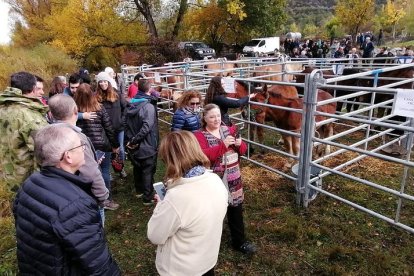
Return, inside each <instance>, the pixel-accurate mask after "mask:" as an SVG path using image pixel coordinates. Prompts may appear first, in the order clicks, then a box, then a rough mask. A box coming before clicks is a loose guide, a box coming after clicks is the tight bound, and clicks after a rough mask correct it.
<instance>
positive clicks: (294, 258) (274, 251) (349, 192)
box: [0, 127, 414, 275]
mask: <svg viewBox="0 0 414 276" xmlns="http://www.w3.org/2000/svg"><path fill="white" fill-rule="evenodd" d="M167 129H168V128H167V127H163V128H162V133H165V131H167ZM161 136H162V135H161ZM269 136H271V137H269ZM276 138H277V137H276V136H275V135H268V136H267V137H266V143H267V144H268V145H273V144H274V143H275V142H276V141H277V139H276ZM266 156H267V155H265V156H264V157H263V158H262V159H263V160H265V161H269V160H271V159H267V158H266ZM370 166H371V163H360V164H358V166H355V167H353V168H351V169H350V170H349V173H352V174H356V175H361V176H364V177H365V178H368V179H371V180H373V181H377V182H378V183H382V184H383V185H386V186H388V187H393V188H396V187H398V185H399V184H398V183H399V181H400V178H399V177H400V174H399V172H398V171H397V169H398V168H397V169H395V168H394V167H389V171H387V172H384V173H381V174H380V173H378V171H381V169H380V168H379V169H378V170H370V169H369V168H370ZM385 166H386V165H385ZM242 168H243V177H244V184H245V205H244V206H245V224H246V233H247V236H248V238H249V239H250V240H251V241H253V242H254V243H255V244H256V245H257V247H258V252H257V254H256V255H255V256H253V257H252V258H248V257H245V256H243V255H241V254H240V253H238V252H235V251H233V250H232V249H230V246H229V238H230V237H229V231H228V227H227V224H225V226H224V231H223V237H222V243H221V248H220V253H219V260H218V264H217V266H216V273H217V275H310V274H315V275H414V254H413V248H414V239H413V235H411V234H409V233H408V232H406V231H404V230H402V229H400V228H396V227H393V226H391V225H390V224H388V223H386V222H383V221H381V220H379V219H376V218H373V217H371V216H369V215H367V214H365V213H363V212H360V211H357V210H355V209H353V208H351V207H350V206H348V205H345V204H343V203H340V202H338V201H335V200H333V199H330V198H328V197H326V196H323V195H319V196H318V197H317V199H316V200H315V201H313V202H311V204H310V206H309V208H307V209H303V208H300V207H298V206H297V205H296V204H295V189H294V183H292V182H291V181H288V180H286V179H284V178H281V177H279V176H278V175H276V174H273V173H270V172H267V171H265V170H263V169H261V168H258V167H256V166H253V165H251V164H248V163H247V162H243V165H242ZM163 171H164V167H163V164H162V162H159V164H158V169H157V174H156V177H155V178H156V179H155V180H156V181H160V180H162V178H163ZM394 171H395V172H394ZM127 172H128V177H127V179H125V180H122V179H119V178H117V177H116V178H115V182H114V184H113V193H114V199H115V200H116V201H117V202H119V203H120V204H121V207H120V208H119V209H118V210H116V211H107V212H106V226H105V232H106V237H107V240H108V243H109V246H110V248H111V252H112V254H113V255H114V257H115V259H116V260H117V261H118V263H119V265H120V267H121V269H122V271H123V273H124V275H157V272H156V269H155V264H154V262H155V250H156V246H154V245H152V244H151V243H150V242H149V240H148V239H147V238H146V227H147V222H148V220H149V218H150V217H151V214H152V210H153V207H145V206H143V205H142V201H141V200H140V199H137V198H136V197H135V196H134V191H133V184H132V183H133V179H132V170H131V166H130V164H129V163H128V166H127ZM323 183H324V186H323V187H324V189H326V190H328V191H329V192H332V193H335V194H338V195H340V196H343V197H345V198H348V199H352V200H354V201H356V202H358V203H360V204H362V205H364V206H368V207H371V208H373V209H375V210H377V211H380V212H384V213H386V214H388V215H391V216H392V214H393V212H395V208H396V199H395V197H392V196H389V195H385V194H383V193H381V192H374V191H373V190H372V189H368V188H367V187H365V186H362V185H360V184H357V183H353V182H351V181H348V180H346V179H344V178H339V177H336V176H329V177H327V178H325V179H324V180H323ZM409 183H410V184H409V187H407V189H408V190H409V191H410V194H412V192H413V187H412V186H413V185H412V183H414V179H413V177H412V176H411V178H410V181H409ZM413 213H414V206H413V204H412V203H411V204H410V203H407V202H405V205H404V208H403V212H402V214H403V216H404V219H405V221H404V222H405V223H407V224H409V225H411V226H413V225H414V221H413V220H414V218H413V215H412V214H413ZM14 254H15V251H14V250H13V249H12V250H11V251H9V252H8V253H7V254H6V255H3V257H1V259H0V275H7V274H6V273H9V274H10V273H15V272H16V263H15V256H14Z"/></svg>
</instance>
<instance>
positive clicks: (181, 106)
mask: <svg viewBox="0 0 414 276" xmlns="http://www.w3.org/2000/svg"><path fill="white" fill-rule="evenodd" d="M200 105H201V94H200V93H199V92H198V91H195V90H192V91H186V92H185V93H184V94H183V95H182V96H181V98H180V99H179V100H178V108H177V110H176V111H175V112H174V115H173V118H172V122H171V131H178V130H188V131H191V132H194V131H197V130H199V129H200V128H201V122H200V110H201V108H200Z"/></svg>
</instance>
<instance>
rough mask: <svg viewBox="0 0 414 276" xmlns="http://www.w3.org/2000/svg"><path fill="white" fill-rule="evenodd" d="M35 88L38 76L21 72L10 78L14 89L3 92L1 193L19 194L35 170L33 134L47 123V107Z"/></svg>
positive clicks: (0, 95) (0, 105) (0, 102)
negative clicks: (18, 190) (18, 191)
mask: <svg viewBox="0 0 414 276" xmlns="http://www.w3.org/2000/svg"><path fill="white" fill-rule="evenodd" d="M35 87H36V78H35V76H33V75H32V74H30V73H27V72H19V73H15V74H13V75H12V76H11V87H7V88H6V90H5V91H4V92H0V133H1V135H0V191H1V190H2V191H5V192H10V191H17V189H18V188H19V186H20V184H21V183H23V181H24V180H25V179H26V178H27V177H28V176H29V175H30V174H31V173H33V171H34V170H35V168H36V161H35V160H34V142H33V136H32V135H33V131H35V130H38V129H39V128H41V127H42V126H45V125H46V124H47V122H46V119H45V113H46V111H47V108H46V107H45V106H43V104H42V103H41V102H40V100H39V98H38V97H37V95H35V94H36V91H35Z"/></svg>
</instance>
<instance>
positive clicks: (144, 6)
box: [134, 0, 158, 38]
mask: <svg viewBox="0 0 414 276" xmlns="http://www.w3.org/2000/svg"><path fill="white" fill-rule="evenodd" d="M134 3H135V5H136V6H137V9H138V11H139V12H140V13H141V14H142V15H143V16H144V18H145V20H146V21H147V24H148V30H149V32H150V34H151V36H152V37H153V38H158V31H157V27H156V26H155V22H154V18H153V17H152V14H151V6H150V4H149V2H148V0H134Z"/></svg>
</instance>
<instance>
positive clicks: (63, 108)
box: [48, 94, 78, 121]
mask: <svg viewBox="0 0 414 276" xmlns="http://www.w3.org/2000/svg"><path fill="white" fill-rule="evenodd" d="M48 105H49V109H50V112H51V113H52V116H53V118H54V119H56V120H60V121H65V120H67V119H70V118H71V117H72V116H73V113H74V112H77V111H78V107H77V106H76V103H75V100H74V99H73V98H72V97H71V96H69V95H64V94H57V95H55V96H53V97H51V98H50V99H49V101H48Z"/></svg>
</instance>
